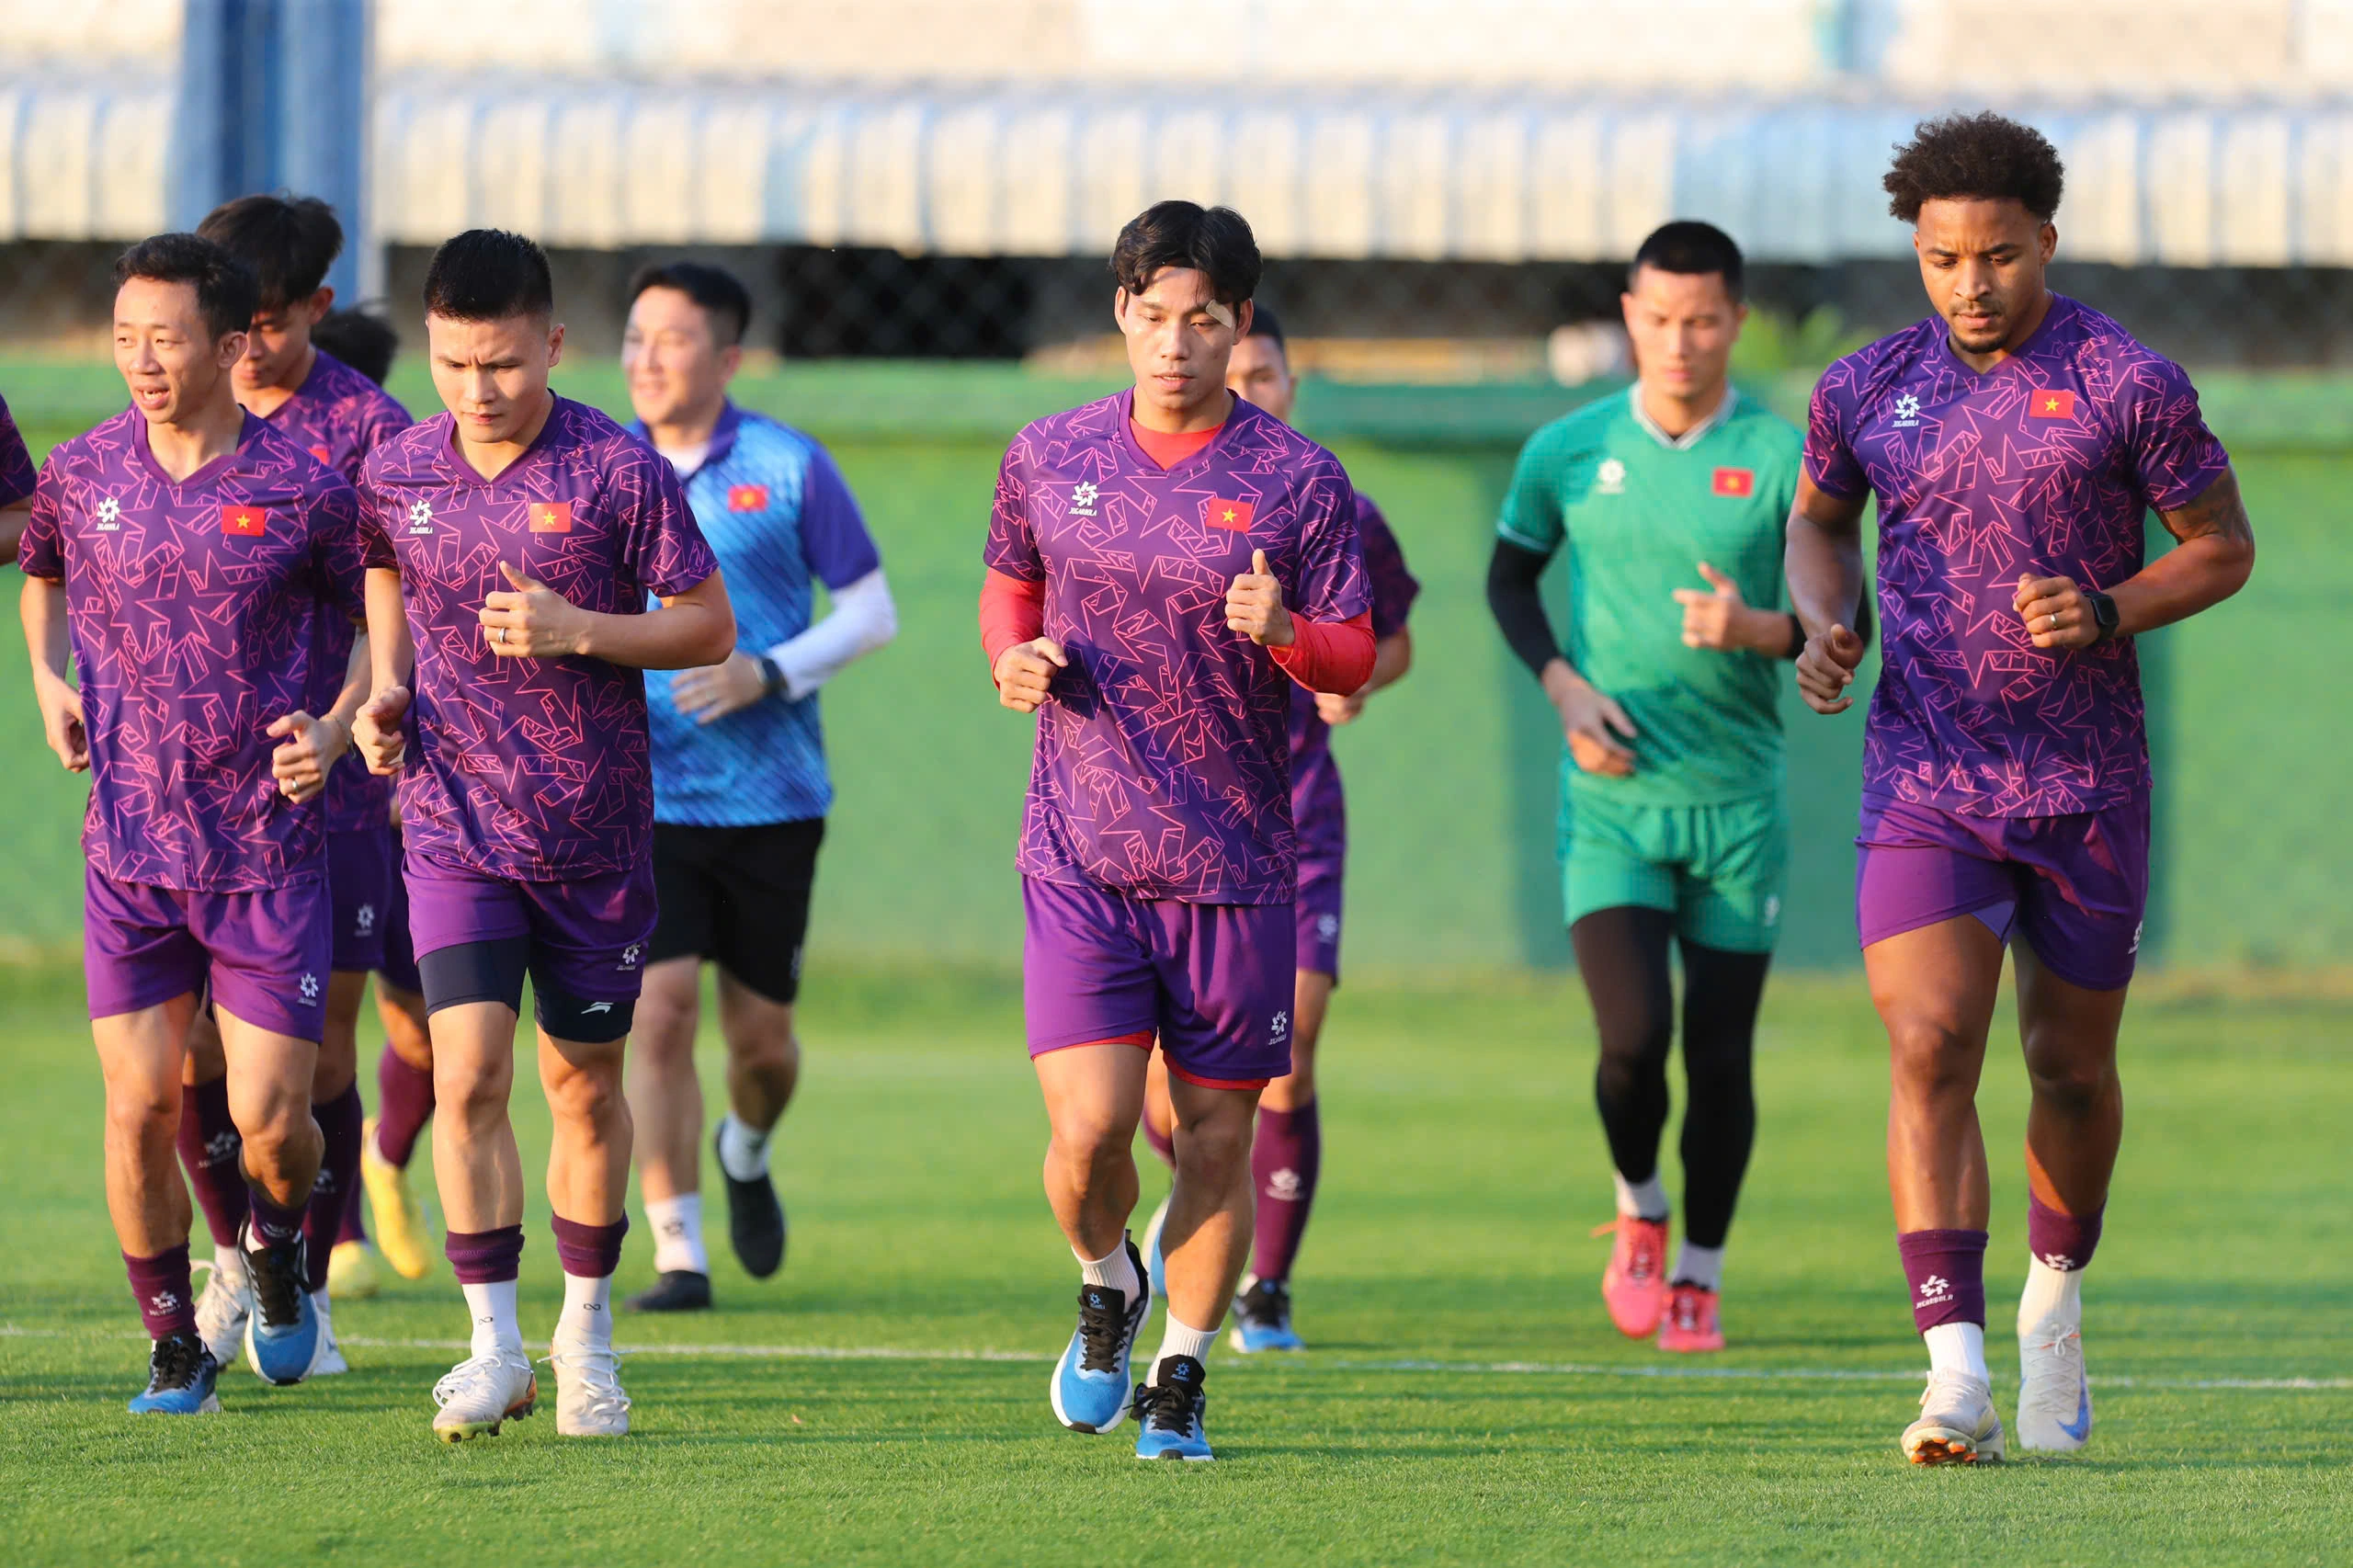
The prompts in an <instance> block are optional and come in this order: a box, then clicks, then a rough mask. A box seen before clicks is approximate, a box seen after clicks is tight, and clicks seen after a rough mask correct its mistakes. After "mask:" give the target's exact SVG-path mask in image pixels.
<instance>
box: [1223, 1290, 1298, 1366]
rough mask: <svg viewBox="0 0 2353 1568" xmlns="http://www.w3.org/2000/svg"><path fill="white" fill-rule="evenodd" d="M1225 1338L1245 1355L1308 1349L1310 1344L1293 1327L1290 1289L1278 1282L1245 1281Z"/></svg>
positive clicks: (1235, 1302)
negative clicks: (1230, 1328)
mask: <svg viewBox="0 0 2353 1568" xmlns="http://www.w3.org/2000/svg"><path fill="white" fill-rule="evenodd" d="M1225 1338H1226V1343H1227V1344H1229V1345H1231V1346H1233V1347H1234V1348H1235V1349H1236V1350H1239V1351H1241V1352H1242V1353H1243V1354H1244V1355H1245V1356H1248V1355H1253V1354H1256V1352H1258V1351H1260V1350H1304V1349H1306V1348H1307V1342H1306V1341H1305V1340H1303V1339H1302V1338H1300V1336H1299V1335H1298V1333H1297V1332H1296V1331H1295V1330H1293V1329H1292V1327H1291V1326H1290V1286H1288V1285H1286V1284H1284V1283H1283V1282H1282V1281H1281V1280H1279V1279H1252V1280H1248V1281H1245V1283H1244V1285H1243V1287H1242V1294H1240V1295H1238V1296H1236V1297H1234V1298H1233V1329H1232V1330H1231V1331H1230V1332H1229V1333H1228V1334H1227V1335H1226V1336H1225Z"/></svg>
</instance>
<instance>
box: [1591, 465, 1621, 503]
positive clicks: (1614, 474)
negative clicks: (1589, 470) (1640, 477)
mask: <svg viewBox="0 0 2353 1568" xmlns="http://www.w3.org/2000/svg"><path fill="white" fill-rule="evenodd" d="M1593 477H1594V478H1595V479H1596V480H1597V481H1598V482H1599V483H1598V484H1597V489H1598V490H1599V491H1600V492H1601V494H1604V495H1623V494H1626V465H1625V464H1624V463H1621V462H1620V461H1619V460H1617V459H1616V458H1604V459H1602V460H1601V466H1600V467H1599V468H1597V469H1595V470H1594V471H1593Z"/></svg>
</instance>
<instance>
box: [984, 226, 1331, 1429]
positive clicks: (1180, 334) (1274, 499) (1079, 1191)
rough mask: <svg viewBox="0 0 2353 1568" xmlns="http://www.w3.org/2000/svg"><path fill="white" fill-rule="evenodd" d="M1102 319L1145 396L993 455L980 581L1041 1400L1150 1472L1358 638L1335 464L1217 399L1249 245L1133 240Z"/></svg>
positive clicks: (1178, 1420) (1233, 1261)
mask: <svg viewBox="0 0 2353 1568" xmlns="http://www.w3.org/2000/svg"><path fill="white" fill-rule="evenodd" d="M1111 271H1112V275H1113V277H1114V278H1115V279H1116V280H1117V282H1118V285H1119V288H1118V291H1117V293H1116V295H1115V296H1114V302H1113V314H1114V317H1115V319H1116V320H1117V321H1118V323H1119V325H1120V332H1121V333H1122V335H1124V337H1125V340H1126V344H1127V351H1128V363H1129V366H1130V368H1131V369H1132V370H1133V371H1134V373H1135V381H1136V384H1135V389H1134V390H1133V391H1132V392H1120V393H1119V394H1117V395H1115V396H1112V397H1108V398H1104V399H1102V400H1101V401H1099V402H1097V403H1088V404H1086V406H1084V407H1082V408H1077V409H1074V410H1072V411H1071V412H1069V413H1067V414H1060V415H1053V416H1052V417H1051V418H1048V419H1041V420H1040V421H1038V422H1036V423H1035V424H1032V425H1030V426H1029V427H1027V428H1026V429H1024V430H1023V431H1022V432H1021V434H1020V435H1019V436H1017V437H1015V439H1014V442H1013V444H1012V446H1011V447H1010V448H1009V449H1007V450H1006V456H1005V463H1004V466H1003V468H1002V469H1001V470H1000V471H999V472H998V476H997V491H996V504H995V513H994V515H993V517H992V518H991V520H990V526H989V539H988V545H987V550H986V552H985V556H984V559H985V561H986V563H987V565H988V568H989V572H988V575H987V578H986V581H985V585H984V586H983V591H982V607H981V622H982V642H983V647H984V648H985V650H986V651H987V653H988V657H989V663H990V668H991V671H992V673H993V676H994V677H995V683H996V688H997V694H998V699H999V700H1000V701H1001V702H1003V703H1004V704H1005V706H1006V707H1008V708H1013V709H1016V710H1019V711H1022V712H1026V713H1036V714H1037V715H1038V744H1037V753H1036V758H1035V761H1034V763H1033V764H1032V767H1031V770H1030V780H1029V804H1028V808H1027V811H1026V812H1025V813H1024V820H1023V824H1022V833H1021V848H1020V854H1019V857H1018V865H1019V867H1020V870H1021V873H1022V904H1023V910H1024V915H1025V922H1026V934H1025V937H1024V941H1023V949H1022V951H1023V960H1022V973H1023V991H1024V998H1025V1006H1026V1011H1027V1014H1028V1024H1029V1054H1030V1057H1031V1059H1032V1062H1033V1064H1034V1066H1035V1069H1036V1071H1037V1074H1038V1082H1039V1086H1040V1089H1041V1090H1042V1091H1043V1093H1044V1096H1045V1102H1046V1115H1047V1119H1048V1121H1049V1122H1050V1123H1051V1128H1052V1140H1051V1143H1050V1145H1049V1147H1048V1149H1047V1153H1046V1169H1045V1185H1046V1194H1047V1198H1048V1199H1049V1201H1051V1204H1052V1206H1053V1210H1054V1217H1055V1219H1056V1220H1058V1221H1060V1222H1061V1224H1062V1228H1063V1234H1064V1236H1065V1237H1066V1238H1067V1239H1068V1241H1069V1243H1070V1245H1071V1249H1072V1250H1073V1252H1074V1253H1075V1254H1076V1255H1077V1256H1078V1259H1079V1263H1080V1267H1081V1272H1082V1276H1083V1278H1084V1283H1083V1284H1082V1285H1081V1287H1080V1290H1079V1295H1078V1304H1079V1316H1078V1327H1077V1332H1076V1333H1074V1335H1072V1336H1071V1340H1070V1344H1069V1346H1068V1347H1067V1348H1066V1349H1065V1350H1064V1351H1063V1357H1062V1359H1061V1361H1060V1363H1059V1364H1058V1365H1057V1366H1056V1367H1055V1369H1054V1372H1053V1375H1052V1379H1051V1383H1050V1385H1049V1386H1050V1394H1051V1402H1052V1404H1053V1410H1054V1415H1055V1416H1056V1418H1057V1419H1059V1420H1061V1421H1062V1422H1063V1425H1064V1426H1069V1427H1071V1428H1072V1429H1074V1430H1075V1431H1081V1432H1106V1431H1109V1430H1111V1429H1112V1428H1113V1427H1115V1426H1118V1425H1119V1423H1120V1420H1121V1419H1122V1418H1123V1417H1124V1416H1125V1415H1127V1414H1128V1412H1129V1410H1130V1408H1131V1406H1132V1409H1133V1412H1134V1414H1135V1415H1136V1417H1137V1422H1138V1425H1139V1427H1140V1428H1141V1430H1140V1432H1139V1435H1138V1437H1137V1439H1136V1453H1137V1455H1138V1457H1139V1458H1145V1459H1157V1458H1170V1459H1188V1460H1207V1459H1209V1458H1211V1450H1210V1445H1209V1441H1208V1438H1207V1437H1206V1436H1205V1435H1204V1431H1203V1426H1202V1409H1203V1397H1202V1383H1203V1368H1202V1358H1203V1357H1204V1356H1206V1355H1207V1354H1208V1351H1209V1347H1210V1346H1211V1342H1212V1341H1214V1340H1215V1338H1216V1337H1217V1330H1218V1325H1219V1324H1220V1322H1221V1321H1222V1319H1223V1317H1224V1316H1225V1310H1226V1305H1227V1302H1228V1301H1230V1300H1231V1299H1232V1297H1233V1287H1234V1283H1235V1280H1236V1279H1237V1278H1239V1276H1240V1274H1241V1272H1242V1266H1243V1262H1244V1258H1245V1254H1246V1252H1247V1250H1248V1247H1249V1242H1250V1225H1251V1199H1250V1144H1251V1127H1252V1119H1253V1117H1254V1115H1255V1113H1256V1108H1257V1100H1258V1092H1259V1090H1260V1089H1262V1088H1264V1087H1265V1086H1266V1085H1267V1083H1268V1082H1269V1081H1270V1080H1272V1079H1275V1078H1278V1077H1280V1076H1282V1075H1283V1074H1286V1073H1288V1072H1290V1062H1291V1056H1290V1032H1291V1031H1290V1021H1291V1020H1290V1013H1291V1006H1292V969H1293V957H1294V951H1293V936H1292V926H1291V906H1292V902H1293V899H1294V896H1295V894H1296V892H1297V881H1298V877H1297V864H1298V853H1299V852H1298V842H1297V836H1298V835H1297V834H1296V832H1295V830H1294V828H1293V824H1292V821H1291V809H1290V737H1289V722H1290V687H1291V683H1292V681H1294V680H1296V681H1298V682H1300V683H1301V684H1302V685H1305V686H1308V687H1312V688H1313V689H1314V690H1318V691H1329V692H1352V691H1355V690H1357V689H1358V688H1359V687H1362V686H1363V685H1364V683H1365V681H1366V679H1367V677H1369V676H1370V675H1371V673H1372V664H1373V637H1372V630H1371V624H1370V595H1369V593H1368V590H1367V587H1366V584H1365V574H1364V562H1363V557H1362V555H1361V553H1360V551H1359V550H1358V545H1357V540H1356V524H1355V514H1356V501H1355V497H1354V495H1353V494H1351V492H1350V490H1349V488H1348V481H1347V474H1346V473H1345V472H1343V471H1342V470H1341V468H1340V465H1339V462H1338V461H1337V460H1336V459H1334V458H1333V457H1332V455H1331V454H1330V453H1328V452H1326V451H1324V449H1322V448H1320V447H1318V446H1316V445H1315V444H1314V443H1313V442H1312V441H1309V440H1308V439H1306V438H1305V437H1302V436H1301V435H1299V434H1298V433H1297V432H1296V431H1293V430H1292V429H1291V428H1290V426H1286V425H1284V424H1283V423H1282V422H1281V421H1280V420H1279V419H1277V418H1275V417H1274V415H1270V414H1267V413H1266V412H1265V411H1264V410H1261V409H1258V408H1256V407H1254V406H1253V405H1252V404H1251V403H1249V402H1248V401H1246V400H1245V399H1242V398H1237V397H1235V396H1233V394H1232V393H1231V392H1228V391H1227V390H1226V384H1225V382H1226V372H1227V368H1228V361H1229V360H1230V358H1231V357H1232V355H1233V347H1234V344H1235V342H1236V341H1237V340H1238V339H1239V338H1240V337H1242V336H1243V335H1245V334H1246V333H1247V332H1248V331H1249V328H1250V320H1251V304H1250V301H1251V296H1252V294H1254V293H1255V292H1256V288H1257V282H1258V273H1259V259H1258V247H1257V244H1256V241H1255V240H1254V239H1253V238H1252V236H1251V233H1250V227H1249V225H1248V224H1247V223H1245V222H1243V220H1242V218H1241V216H1240V215H1239V214H1237V213H1234V212H1233V211H1230V210H1226V209H1223V208H1212V209H1209V210H1203V209H1202V208H1199V207H1197V206H1195V205H1194V204H1193V203H1191V202H1188V201H1164V202H1161V203H1159V204H1158V205H1156V206H1154V207H1153V208H1151V209H1149V210H1146V211H1144V212H1143V213H1142V214H1141V215H1140V216H1138V217H1137V218H1135V219H1134V220H1133V221H1132V222H1130V223H1129V224H1128V225H1127V227H1125V228H1124V229H1122V230H1121V231H1120V237H1119V241H1118V244H1116V246H1115V247H1114V248H1113V250H1112V253H1111ZM1155 1037H1156V1038H1157V1040H1158V1042H1159V1046H1160V1049H1161V1050H1162V1051H1164V1052H1165V1053H1166V1055H1167V1058H1168V1068H1169V1074H1170V1083H1169V1089H1170V1098H1171V1101H1172V1104H1173V1108H1174V1110H1175V1113H1176V1127H1175V1142H1176V1181H1175V1187H1174V1190H1173V1191H1172V1193H1171V1195H1170V1198H1169V1208H1168V1217H1167V1221H1166V1223H1165V1226H1164V1228H1163V1232H1162V1238H1163V1245H1164V1247H1165V1253H1166V1280H1165V1288H1166V1290H1167V1297H1168V1321H1167V1326H1166V1333H1165V1336H1164V1338H1163V1339H1162V1342H1161V1346H1160V1350H1159V1353H1158V1354H1157V1355H1156V1356H1155V1357H1154V1359H1153V1365H1152V1369H1151V1371H1150V1373H1149V1375H1148V1377H1147V1378H1146V1380H1145V1381H1143V1382H1142V1383H1140V1384H1138V1385H1137V1386H1136V1387H1135V1389H1134V1392H1133V1396H1132V1400H1131V1395H1130V1389H1129V1383H1128V1368H1129V1358H1130V1355H1131V1351H1132V1348H1133V1346H1134V1343H1135V1337H1136V1335H1137V1332H1138V1331H1139V1330H1140V1329H1141V1328H1142V1324H1143V1320H1144V1316H1145V1313H1146V1312H1147V1310H1148V1309H1149V1307H1150V1305H1151V1290H1152V1287H1151V1285H1150V1283H1149V1282H1148V1281H1147V1279H1146V1278H1145V1273H1144V1269H1143V1267H1142V1256H1141V1255H1140V1254H1139V1253H1138V1252H1137V1251H1136V1248H1135V1244H1133V1242H1131V1241H1130V1240H1129V1239H1128V1238H1127V1236H1126V1233H1125V1226H1126V1224H1127V1221H1128V1218H1129V1216H1130V1214H1131V1212H1132V1211H1133V1210H1134V1208H1135V1202H1136V1168H1135V1159H1134V1155H1133V1153H1132V1145H1133V1143H1134V1142H1135V1134H1136V1124H1137V1121H1138V1119H1139V1118H1140V1116H1141V1113H1142V1107H1143V1099H1144V1086H1145V1075H1146V1074H1145V1069H1146V1066H1147V1063H1148V1061H1149V1053H1150V1051H1151V1050H1152V1048H1153V1044H1154V1039H1155Z"/></svg>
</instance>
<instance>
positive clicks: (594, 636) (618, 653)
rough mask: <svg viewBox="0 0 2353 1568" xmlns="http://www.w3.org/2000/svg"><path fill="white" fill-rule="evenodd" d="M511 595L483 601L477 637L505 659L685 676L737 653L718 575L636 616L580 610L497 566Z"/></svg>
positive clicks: (724, 590)
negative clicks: (581, 660) (567, 661)
mask: <svg viewBox="0 0 2353 1568" xmlns="http://www.w3.org/2000/svg"><path fill="white" fill-rule="evenodd" d="M498 569H499V570H500V571H501V572H503V573H505V574H506V581H507V583H508V584H509V585H510V587H511V590H512V591H510V592H502V593H494V594H492V595H490V596H489V597H486V598H484V599H483V608H482V610H481V613H480V619H481V621H482V628H483V635H484V636H486V637H488V638H489V639H490V647H491V652H493V653H497V654H499V655H501V656H502V657H506V658H517V659H557V658H563V657H565V656H566V655H581V656H585V657H587V658H592V659H602V660H604V661H605V662H606V663H607V664H612V665H631V666H633V667H635V668H637V669H641V670H686V669H694V668H697V667H699V666H700V665H716V664H721V663H722V662H724V661H725V660H726V658H727V656H728V655H729V654H730V653H733V652H734V651H735V609H734V607H733V605H731V604H729V603H728V601H727V585H726V583H725V582H724V581H722V578H721V577H720V574H719V573H718V572H716V571H713V572H712V573H711V574H710V576H708V577H705V578H704V579H703V580H702V581H701V582H699V583H697V584H696V585H694V586H693V587H691V588H688V590H687V591H686V592H685V593H683V594H674V595H672V596H671V597H668V598H665V599H664V600H663V601H662V608H659V609H653V610H647V611H645V612H644V613H642V614H640V615H605V614H601V613H599V612H597V611H596V610H588V609H582V608H580V607H579V606H578V605H575V604H574V603H572V601H570V600H569V599H567V598H565V597H563V595H561V594H559V593H557V592H556V591H555V590H554V589H553V588H551V587H549V586H548V585H546V584H544V583H541V582H539V581H537V580H535V579H533V578H531V577H529V576H527V575H525V574H523V573H521V572H518V571H517V570H516V569H515V568H514V567H512V566H509V565H507V564H506V562H503V561H502V562H499V564H498Z"/></svg>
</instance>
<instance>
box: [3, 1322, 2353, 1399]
mask: <svg viewBox="0 0 2353 1568" xmlns="http://www.w3.org/2000/svg"><path fill="white" fill-rule="evenodd" d="M139 1337H141V1336H140V1335H114V1334H92V1333H86V1332H82V1331H77V1330H74V1329H64V1328H22V1327H19V1326H17V1325H16V1324H0V1338H7V1339H125V1340H135V1339H137V1338H139ZM336 1338H337V1339H338V1340H339V1341H340V1342H341V1343H342V1344H345V1345H349V1346H357V1347H358V1348H359V1349H363V1350H466V1349H471V1348H472V1343H471V1342H470V1341H468V1340H463V1339H380V1338H376V1337H374V1336H372V1335H357V1334H347V1335H336ZM614 1348H615V1349H616V1350H618V1351H620V1354H622V1355H624V1356H710V1357H716V1358H743V1359H748V1360H761V1361H986V1362H1010V1363H1015V1364H1022V1365H1030V1364H1035V1365H1043V1364H1044V1363H1047V1362H1050V1361H1052V1360H1055V1359H1056V1358H1055V1357H1053V1356H1051V1355H1048V1354H1046V1353H1045V1352H1043V1351H1036V1350H958V1349H948V1348H930V1349H923V1348H910V1347H907V1346H892V1345H678V1344H669V1345H618V1346H614ZM1223 1364H1225V1365H1227V1366H1233V1365H1234V1363H1233V1362H1232V1361H1226V1362H1224V1363H1223ZM1261 1364H1262V1365H1266V1366H1269V1367H1279V1368H1282V1369H1292V1370H1299V1371H1315V1370H1321V1371H1327V1372H1453V1373H1457V1374H1461V1373H1471V1374H1475V1375H1481V1376H1489V1377H1548V1378H1650V1379H1656V1380H1665V1381H1692V1382H1796V1383H1912V1382H1918V1381H1920V1379H1921V1376H1922V1374H1920V1373H1918V1372H1899V1371H1892V1370H1882V1369H1876V1368H1858V1367H1717V1366H1708V1365H1704V1364H1702V1365H1691V1366H1673V1367H1610V1366H1602V1365H1599V1364H1597V1363H1593V1362H1585V1361H1430V1360H1393V1361H1359V1360H1324V1359H1323V1358H1318V1357H1316V1356H1315V1355H1313V1353H1310V1354H1307V1355H1303V1356H1286V1357H1284V1358H1281V1359H1280V1360H1279V1361H1278V1360H1273V1359H1268V1360H1267V1361H1265V1362H1263V1363H1261ZM2091 1381H2093V1382H2094V1383H2097V1385H2099V1386H2100V1387H2101V1388H2110V1389H2155V1390H2161V1391H2164V1392H2211V1391H2238V1392H2258V1393H2298V1392H2336V1391H2343V1390H2349V1389H2353V1378H2160V1377H2145V1376H2139V1375H2134V1374H2131V1373H2122V1374H2119V1373H2112V1372H2111V1373H2105V1374H2102V1375H2100V1376H2097V1377H2095V1378H2093V1379H2092V1380H2091Z"/></svg>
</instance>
